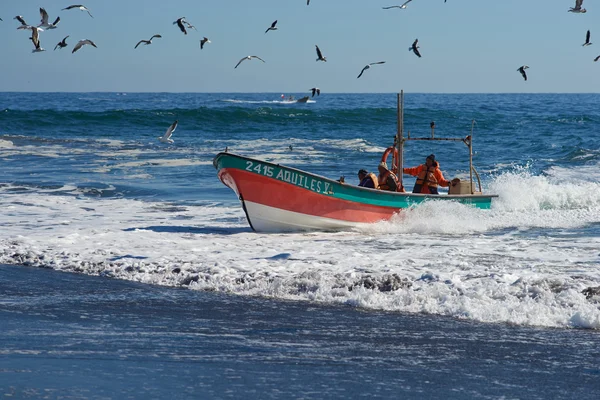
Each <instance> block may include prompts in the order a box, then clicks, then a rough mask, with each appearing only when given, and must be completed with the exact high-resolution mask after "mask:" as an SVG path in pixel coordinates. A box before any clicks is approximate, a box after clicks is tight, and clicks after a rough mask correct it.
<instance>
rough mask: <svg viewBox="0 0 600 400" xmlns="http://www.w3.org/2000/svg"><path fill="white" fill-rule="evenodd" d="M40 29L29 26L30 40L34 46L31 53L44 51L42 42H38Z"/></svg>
mask: <svg viewBox="0 0 600 400" xmlns="http://www.w3.org/2000/svg"><path fill="white" fill-rule="evenodd" d="M40 30H42V29H39V28H37V27H35V26H32V27H31V38H30V39H31V41H32V42H33V45H34V46H35V49H33V50H32V51H31V52H32V53H39V52H41V51H46V50H45V49H44V48H43V47H42V44H41V43H40V33H39V31H40Z"/></svg>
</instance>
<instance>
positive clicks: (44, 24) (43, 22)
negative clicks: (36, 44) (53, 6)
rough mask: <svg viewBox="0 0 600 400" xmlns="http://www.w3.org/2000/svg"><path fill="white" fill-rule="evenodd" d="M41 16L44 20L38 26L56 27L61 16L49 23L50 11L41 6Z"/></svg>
mask: <svg viewBox="0 0 600 400" xmlns="http://www.w3.org/2000/svg"><path fill="white" fill-rule="evenodd" d="M40 16H41V17H42V20H41V21H40V24H39V25H38V28H45V29H56V25H58V23H59V22H60V17H56V19H55V20H54V22H53V23H51V24H49V23H48V13H47V12H46V10H45V9H43V8H40Z"/></svg>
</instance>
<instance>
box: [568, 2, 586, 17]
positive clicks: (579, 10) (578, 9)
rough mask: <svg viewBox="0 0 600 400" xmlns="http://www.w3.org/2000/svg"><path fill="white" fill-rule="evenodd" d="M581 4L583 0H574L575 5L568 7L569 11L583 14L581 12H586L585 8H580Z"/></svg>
mask: <svg viewBox="0 0 600 400" xmlns="http://www.w3.org/2000/svg"><path fill="white" fill-rule="evenodd" d="M582 4H583V0H575V7H571V8H570V9H569V12H572V13H577V14H583V13H585V12H587V10H586V9H585V8H581V5H582Z"/></svg>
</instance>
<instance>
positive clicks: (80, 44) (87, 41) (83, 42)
mask: <svg viewBox="0 0 600 400" xmlns="http://www.w3.org/2000/svg"><path fill="white" fill-rule="evenodd" d="M86 44H91V45H92V46H94V47H96V48H97V46H96V44H95V43H94V42H92V41H91V40H89V39H83V40H80V41H79V42H77V44H76V45H75V47H73V51H72V52H71V54H73V53H75V52H76V51H77V50H79V49H80V48H82V47H83V46H85V45H86Z"/></svg>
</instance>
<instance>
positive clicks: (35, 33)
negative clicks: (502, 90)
mask: <svg viewBox="0 0 600 400" xmlns="http://www.w3.org/2000/svg"><path fill="white" fill-rule="evenodd" d="M411 1H412V0H406V1H405V2H404V3H402V4H401V5H392V6H387V7H382V8H383V9H384V10H390V9H393V8H398V9H406V8H407V6H408V4H409V3H410V2H411ZM446 1H447V0H444V3H445V2H446ZM309 4H310V0H307V1H306V5H309ZM72 9H78V10H80V11H85V12H87V13H88V15H89V16H90V17H91V18H94V16H93V15H92V13H91V12H90V10H89V9H88V8H87V7H86V6H84V5H82V4H74V5H70V6H68V7H65V8H63V9H62V10H63V11H66V10H72ZM568 12H572V13H576V14H583V13H586V12H587V10H586V9H585V8H583V0H575V5H574V6H573V7H570V8H569V10H568ZM40 17H41V20H40V24H39V25H37V26H34V25H29V24H28V23H27V22H26V21H25V19H24V18H23V17H22V16H21V15H17V16H16V17H14V19H16V20H17V21H19V22H20V23H21V25H20V26H19V27H18V28H17V29H22V30H31V37H30V40H31V41H32V43H33V46H34V49H33V50H32V52H33V53H38V52H42V51H45V49H44V48H43V47H42V46H41V42H40V32H43V31H44V30H51V29H56V28H57V26H58V24H59V23H60V17H56V19H55V20H54V22H52V23H50V22H49V21H50V19H49V16H48V13H47V12H46V10H45V9H44V8H40ZM0 21H2V18H0ZM173 25H177V26H178V27H179V29H180V30H181V32H182V33H183V34H185V35H187V34H188V29H194V30H197V29H196V27H195V26H194V25H192V24H190V23H189V22H188V21H187V20H186V18H185V17H181V18H178V19H177V20H176V21H175V22H173ZM275 30H277V20H275V21H273V23H271V26H269V27H268V28H267V29H266V30H265V34H267V33H268V32H269V31H275ZM590 37H591V34H590V31H589V30H588V31H587V33H586V38H585V43H584V44H583V46H589V45H591V44H592V43H591V42H590ZM67 38H69V36H68V35H67V36H65V37H64V38H63V39H62V40H61V41H60V42H58V43H57V44H56V46H55V47H54V50H56V49H62V48H65V47H67V42H66V40H67ZM155 38H162V36H161V35H159V34H155V35H152V37H150V39H148V40H146V39H142V40H140V41H139V42H137V44H136V45H135V47H134V49H137V48H138V46H139V45H140V44H144V45H146V46H147V45H150V44H152V40H153V39H155ZM206 43H211V41H210V40H209V39H208V38H207V37H203V38H202V39H201V40H200V49H203V48H204V45H205V44H206ZM85 45H91V46H93V47H97V46H96V44H95V43H94V42H93V41H91V40H89V39H82V40H80V41H79V42H77V43H76V44H75V46H74V47H73V50H72V53H75V52H76V51H78V50H79V49H81V48H82V47H83V46H85ZM315 48H316V52H317V59H316V61H323V62H327V58H326V57H325V56H323V53H322V52H321V49H319V46H318V45H315ZM419 48H420V46H419V40H418V39H415V41H414V42H413V44H412V45H411V46H410V47H409V48H408V50H409V51H412V52H413V53H414V54H415V55H416V56H417V57H419V58H420V57H421V53H420V51H419ZM253 59H257V60H259V61H262V62H263V63H264V62H265V60H263V59H262V58H260V57H259V56H256V55H249V56H246V57H243V58H242V59H240V60H239V61H238V63H237V64H236V65H235V67H234V69H235V68H237V67H238V66H239V65H240V64H241V63H242V62H243V61H246V60H253ZM598 60H600V55H599V56H598V57H596V58H595V59H594V61H598ZM378 64H385V61H378V62H373V63H370V64H367V65H366V66H365V67H364V68H363V69H362V70H361V71H360V73H359V74H358V76H357V77H356V78H357V79H358V78H360V77H361V76H362V75H363V73H364V72H365V71H366V70H368V69H369V68H371V66H373V65H378ZM528 68H529V66H527V65H522V66H521V67H519V68H518V69H517V71H518V72H519V73H520V74H521V76H522V77H523V79H524V80H525V81H527V74H526V72H525V70H526V69H528ZM309 90H310V91H311V92H312V96H313V97H314V95H315V93H317V95H319V94H320V89H319V88H311V89H309Z"/></svg>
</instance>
